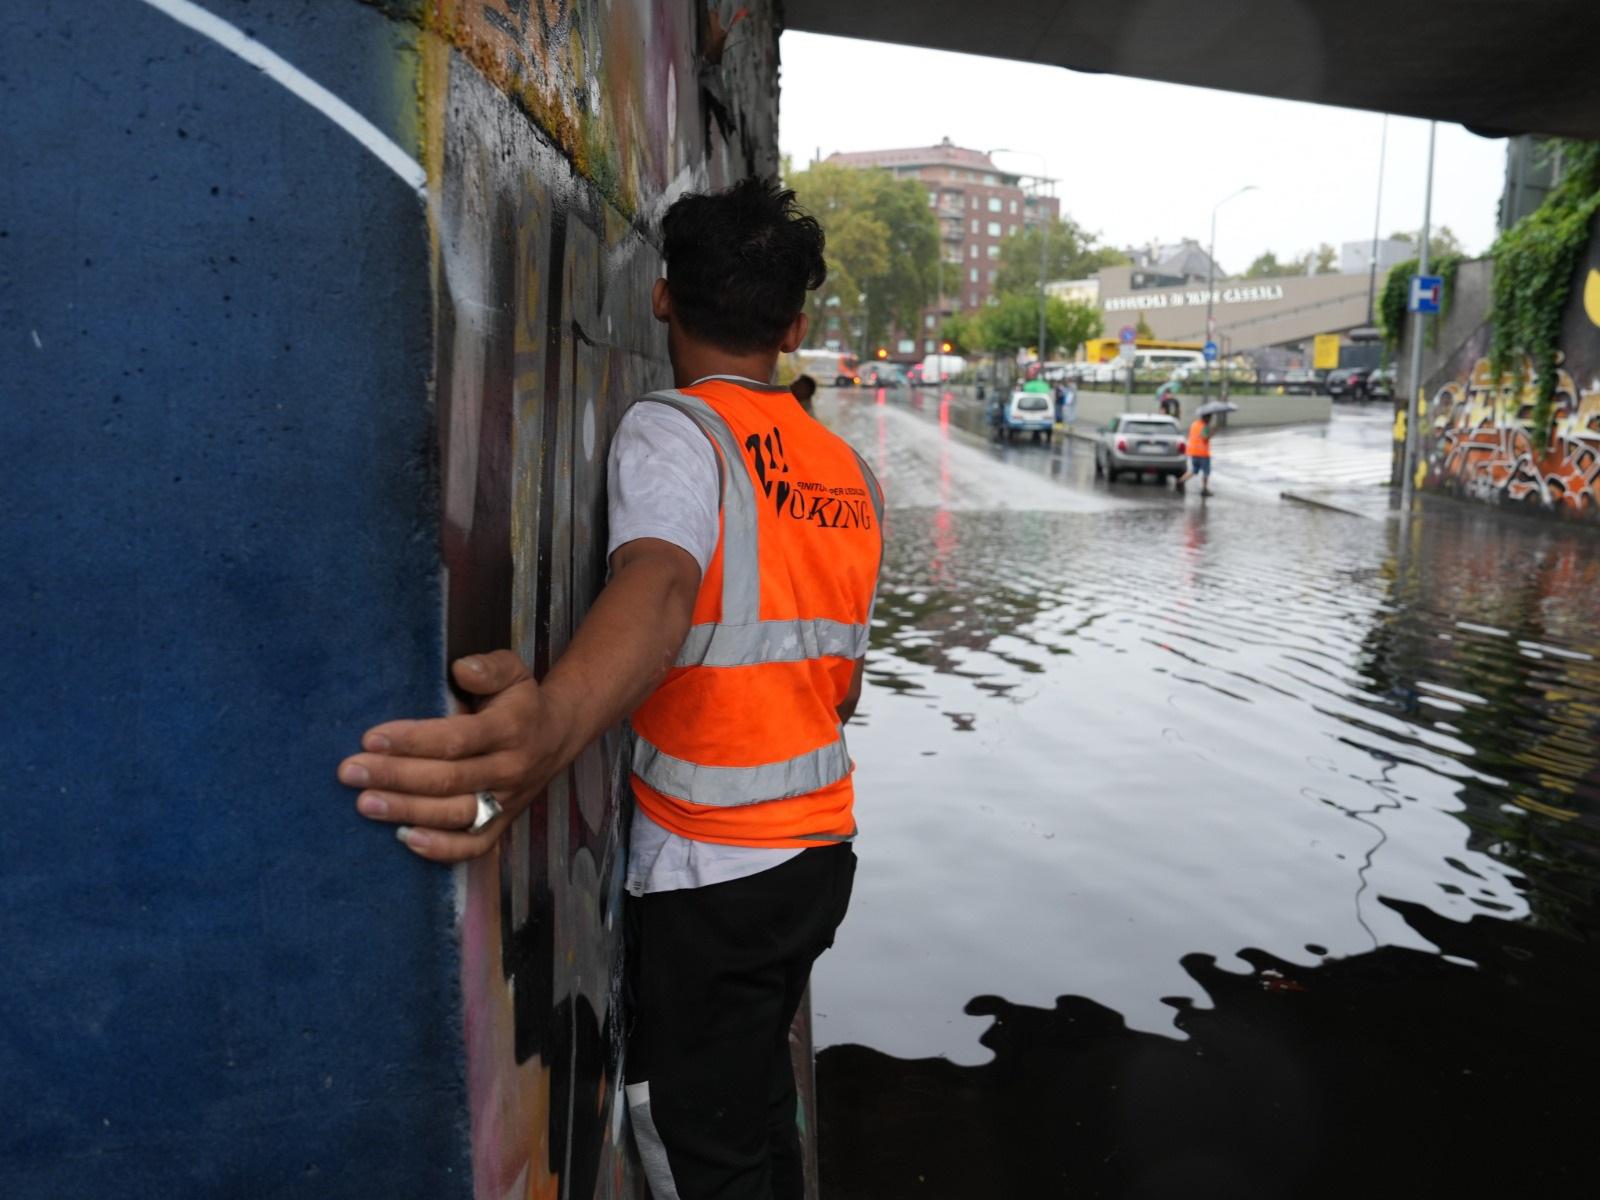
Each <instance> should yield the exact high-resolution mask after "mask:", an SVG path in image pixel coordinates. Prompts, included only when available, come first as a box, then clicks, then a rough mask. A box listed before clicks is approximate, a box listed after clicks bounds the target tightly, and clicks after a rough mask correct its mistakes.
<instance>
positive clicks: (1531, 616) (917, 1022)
mask: <svg viewBox="0 0 1600 1200" xmlns="http://www.w3.org/2000/svg"><path fill="white" fill-rule="evenodd" d="M817 415H818V417H819V418H820V419H821V420H823V421H825V422H826V423H828V424H829V425H830V426H832V427H833V428H835V429H836V430H837V431H839V432H840V433H841V434H843V435H844V436H845V437H847V438H848V439H850V440H851V441H852V442H853V443H854V444H855V445H856V446H857V448H858V449H860V450H861V451H862V453H863V454H865V455H866V456H867V457H868V459H869V461H871V462H872V464H873V466H874V468H875V470H877V471H878V473H879V475H880V478H881V479H882V481H883V483H884V485H885V490H886V492H887V494H888V499H889V511H888V514H887V517H886V521H885V526H886V534H887V551H886V562H885V567H884V578H883V584H882V587H881V590H880V598H879V603H878V609H877V619H876V626H875V630H874V639H873V648H872V651H871V654H870V655H869V659H868V669H867V680H868V685H867V689H866V692H865V694H864V697H863V701H862V705H861V709H860V712H859V715H858V716H857V718H856V721H855V722H854V723H852V725H851V728H850V745H851V750H852V753H853V755H854V757H855V759H856V762H857V775H856V781H857V814H858V820H859V824H860V828H861V836H860V839H859V841H858V843H857V853H858V855H859V856H860V860H861V866H860V870H859V872H858V875H857V880H856V890H855V896H854V900H853V903H852V909H851V913H850V916H849V918H848V919H847V921H846V923H845V925H844V927H843V929H842V930H841V932H840V934H839V937H838V940H837V942H836V945H835V947H834V949H833V950H832V951H830V952H829V953H828V954H827V955H825V956H824V957H823V959H822V960H821V961H820V962H819V964H818V966H817V969H816V973H815V977H814V984H813V993H814V1005H815V1010H816V1036H817V1044H818V1047H819V1049H820V1054H819V1058H818V1088H819V1097H820V1113H821V1117H820V1152H821V1161H822V1175H823V1194H824V1196H828V1197H841V1198H842V1197H869V1196H870V1197H899V1196H928V1197H944V1196H951V1197H954V1196H958V1195H959V1196H962V1197H974V1196H982V1197H988V1196H994V1197H1011V1196H1019V1197H1020V1196H1036V1195H1105V1196H1176V1195H1182V1196H1186V1197H1187V1196H1211V1195H1216V1196H1247V1195H1265V1194H1274V1195H1292V1196H1297V1195H1321V1194H1329V1192H1330V1190H1340V1189H1343V1190H1349V1189H1351V1188H1360V1189H1361V1190H1362V1191H1363V1192H1364V1193H1365V1194H1369V1195H1387V1194H1401V1193H1402V1192H1404V1193H1406V1194H1415V1192H1416V1190H1417V1189H1418V1188H1421V1189H1423V1190H1424V1191H1425V1192H1429V1193H1430V1194H1431V1192H1432V1191H1436V1190H1446V1189H1450V1190H1461V1189H1463V1188H1468V1189H1472V1190H1470V1191H1469V1193H1468V1194H1482V1191H1481V1189H1482V1188H1485V1187H1496V1188H1497V1187H1500V1186H1506V1187H1517V1188H1519V1189H1520V1190H1521V1191H1522V1193H1523V1194H1528V1195H1545V1194H1552V1195H1553V1194H1564V1193H1565V1191H1566V1190H1567V1189H1568V1188H1570V1187H1572V1186H1576V1185H1577V1184H1578V1183H1579V1181H1580V1180H1582V1179H1584V1178H1586V1176H1587V1153H1586V1151H1584V1150H1583V1149H1582V1147H1583V1146H1584V1145H1586V1144H1587V1139H1588V1132H1587V1131H1588V1129H1589V1127H1590V1125H1591V1124H1592V1120H1591V1118H1592V1113H1593V1111H1594V1105H1593V1102H1592V1100H1588V1099H1587V1095H1588V1093H1589V1091H1590V1090H1591V1089H1592V1084H1591V1083H1590V1081H1591V1080H1592V1079H1593V1078H1594V1077H1595V1069H1596V1067H1600V1039H1597V1038H1596V1036H1595V1034H1594V1024H1593V1023H1594V1016H1593V1014H1594V1012H1596V1011H1600V1010H1597V1008H1596V1002H1597V1001H1600V959H1597V956H1596V954H1595V952H1594V949H1593V941H1594V938H1595V935H1596V932H1597V931H1600V909H1597V906H1596V902H1595V896H1596V883H1597V881H1600V537H1597V536H1596V534H1595V532H1594V531H1591V530H1587V529H1574V528H1570V527H1565V526H1560V525H1555V524H1550V523H1546V522H1543V521H1538V520H1532V519H1527V518H1518V517H1513V516H1507V515H1504V514H1499V513H1493V512H1487V511H1485V510H1482V509H1477V508H1471V507H1466V506H1461V505H1457V504H1453V503H1450V502H1438V503H1430V504H1429V505H1427V506H1425V508H1424V510H1423V511H1422V512H1421V514H1420V515H1419V516H1418V517H1417V518H1415V519H1413V520H1410V521H1401V520H1400V519H1398V517H1397V516H1396V515H1394V514H1393V513H1391V512H1390V511H1389V506H1388V502H1387V498H1386V494H1385V491H1384V489H1382V488H1380V487H1377V486H1376V484H1377V482H1378V481H1379V480H1381V479H1384V478H1386V477H1387V472H1388V467H1387V464H1388V454H1389V451H1388V421H1387V416H1386V414H1385V413H1383V412H1382V411H1375V412H1374V411H1369V412H1361V411H1358V410H1354V409H1350V410H1346V409H1340V410H1338V411H1337V412H1336V414H1335V420H1334V421H1333V422H1332V423H1331V424H1330V425H1326V426H1317V427H1297V428H1292V429H1286V430H1274V431H1261V432H1249V431H1240V432H1237V433H1235V432H1231V431H1230V432H1226V433H1224V434H1223V435H1221V436H1220V437H1219V438H1218V440H1217V443H1216V449H1215V472H1216V474H1215V482H1214V487H1215V490H1216V495H1215V496H1213V497H1212V498H1210V499H1208V500H1207V499H1202V498H1201V497H1200V496H1199V495H1198V494H1197V493H1196V492H1195V490H1194V488H1193V486H1192V485H1191V488H1190V490H1189V492H1188V493H1187V494H1179V493H1177V492H1175V491H1174V490H1173V489H1172V488H1171V487H1170V486H1162V485H1158V484H1155V483H1135V482H1130V481H1124V482H1119V483H1117V484H1116V485H1112V486H1108V485H1106V484H1104V483H1103V482H1101V481H1098V480H1096V479H1095V477H1094V472H1093V460H1092V448H1091V446H1090V444H1089V443H1088V442H1086V441H1076V440H1072V439H1064V440H1063V439H1058V440H1057V442H1056V444H1055V445H1053V446H1049V447H1046V446H1043V445H1034V444H1031V443H1023V444H1018V445H1011V446H1000V445H996V444H994V443H992V442H990V441H989V440H988V439H987V438H986V437H985V436H984V433H983V428H982V420H981V413H980V411H979V409H978V406H977V405H976V402H975V401H973V400H972V399H971V398H970V396H965V395H962V394H959V393H951V394H947V395H945V396H942V397H941V396H938V395H936V394H934V393H932V392H927V393H915V392H914V393H910V394H907V393H905V392H897V393H873V392H867V391H851V392H832V391H826V392H823V393H821V394H820V395H819V397H818V401H817ZM1284 491H1298V492H1301V493H1305V494H1313V493H1314V494H1321V495H1338V496H1341V497H1349V498H1351V499H1350V501H1349V503H1346V504H1344V505H1343V507H1344V508H1345V509H1346V511H1336V510H1334V509H1330V508H1322V507H1314V506H1311V505H1307V504H1301V503H1294V502H1290V501H1287V500H1284V499H1283V498H1282V496H1281V493H1283V492H1284ZM1530 1143H1532V1144H1536V1145H1537V1147H1538V1149H1537V1151H1534V1152H1531V1151H1530V1149H1529V1147H1530Z"/></svg>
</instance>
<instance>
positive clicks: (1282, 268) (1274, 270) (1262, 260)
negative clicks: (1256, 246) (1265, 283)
mask: <svg viewBox="0 0 1600 1200" xmlns="http://www.w3.org/2000/svg"><path fill="white" fill-rule="evenodd" d="M1294 273H1295V272H1294V266H1293V264H1292V263H1281V262H1279V261H1278V256H1277V255H1276V254H1274V253H1273V252H1272V251H1271V250H1265V251H1263V252H1262V253H1260V254H1258V255H1256V256H1255V258H1254V259H1253V260H1251V263H1250V265H1249V266H1248V267H1247V268H1245V273H1244V277H1245V278H1246V279H1275V278H1277V277H1279V276H1282V275H1293V274H1294Z"/></svg>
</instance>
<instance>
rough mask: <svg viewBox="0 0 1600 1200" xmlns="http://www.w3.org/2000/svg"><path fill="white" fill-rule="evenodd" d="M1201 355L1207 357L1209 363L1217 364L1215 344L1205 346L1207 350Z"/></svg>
mask: <svg viewBox="0 0 1600 1200" xmlns="http://www.w3.org/2000/svg"><path fill="white" fill-rule="evenodd" d="M1201 353H1202V354H1204V355H1205V356H1206V361H1207V362H1216V361H1217V344H1216V343H1215V342H1207V343H1206V344H1205V348H1204V349H1203V350H1202V351H1201Z"/></svg>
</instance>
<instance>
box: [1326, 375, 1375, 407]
mask: <svg viewBox="0 0 1600 1200" xmlns="http://www.w3.org/2000/svg"><path fill="white" fill-rule="evenodd" d="M1367 375H1368V371H1367V368H1366V367H1338V368H1336V369H1334V370H1332V371H1329V372H1328V378H1327V381H1326V382H1325V383H1324V384H1323V386H1324V387H1325V388H1326V389H1327V392H1328V395H1330V396H1332V397H1333V398H1334V399H1335V400H1343V399H1346V398H1348V399H1351V400H1364V399H1365V398H1366V395H1367Z"/></svg>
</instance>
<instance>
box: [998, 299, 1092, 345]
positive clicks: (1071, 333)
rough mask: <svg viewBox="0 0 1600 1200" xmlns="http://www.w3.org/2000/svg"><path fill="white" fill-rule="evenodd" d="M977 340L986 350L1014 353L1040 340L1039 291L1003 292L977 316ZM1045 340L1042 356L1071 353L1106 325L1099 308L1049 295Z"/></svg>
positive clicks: (1045, 315) (1045, 316) (1046, 302)
mask: <svg viewBox="0 0 1600 1200" xmlns="http://www.w3.org/2000/svg"><path fill="white" fill-rule="evenodd" d="M977 324H978V331H977V335H976V338H977V341H978V343H979V344H980V345H981V346H982V347H983V348H984V349H986V350H993V351H995V352H997V353H1001V354H1014V353H1016V352H1017V351H1018V350H1025V349H1028V348H1030V347H1035V346H1037V345H1038V343H1039V300H1038V296H1037V295H1031V296H1030V295H1027V294H1026V293H1022V292H1012V293H1011V294H1010V295H1004V296H1001V297H1000V299H999V302H998V303H997V304H991V305H990V306H989V307H987V308H985V309H984V310H983V311H982V312H981V313H980V314H978V317H977ZM1044 324H1045V342H1046V345H1045V346H1044V353H1043V357H1045V358H1050V357H1051V356H1052V355H1053V354H1056V353H1062V354H1071V353H1072V352H1074V351H1076V350H1077V348H1078V347H1079V346H1081V345H1083V343H1084V342H1085V341H1087V340H1088V339H1089V338H1092V337H1098V336H1099V334H1100V332H1101V330H1102V329H1103V328H1104V326H1103V324H1102V322H1101V318H1100V310H1099V309H1097V308H1095V307H1094V306H1093V305H1089V304H1084V303H1083V302H1082V301H1077V300H1074V301H1066V300H1062V299H1061V298H1059V297H1057V296H1049V297H1046V300H1045V310H1044Z"/></svg>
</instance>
